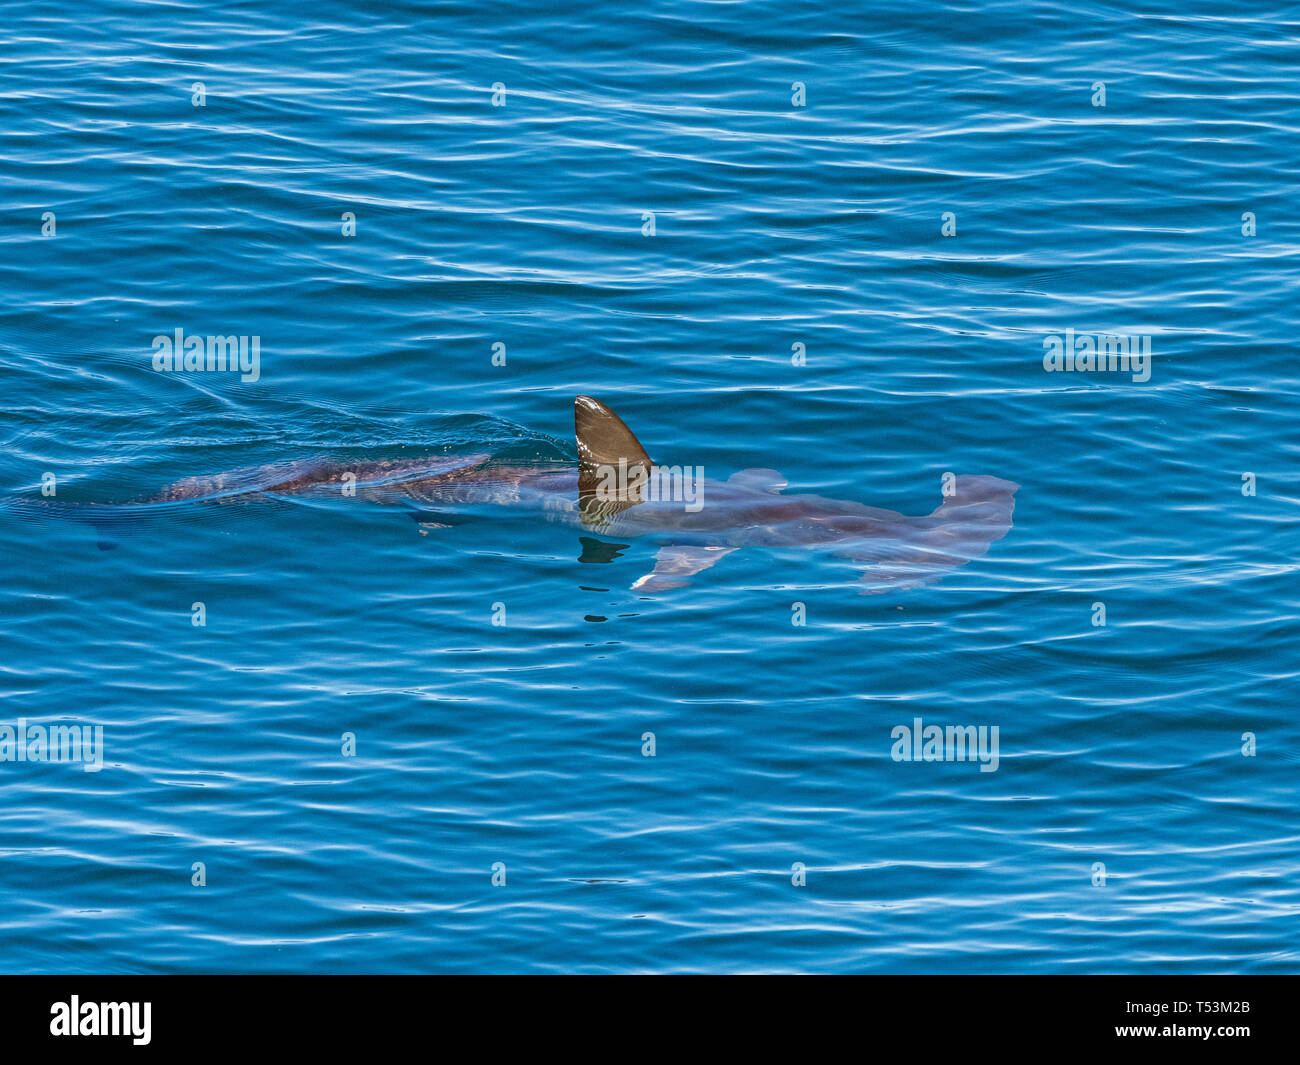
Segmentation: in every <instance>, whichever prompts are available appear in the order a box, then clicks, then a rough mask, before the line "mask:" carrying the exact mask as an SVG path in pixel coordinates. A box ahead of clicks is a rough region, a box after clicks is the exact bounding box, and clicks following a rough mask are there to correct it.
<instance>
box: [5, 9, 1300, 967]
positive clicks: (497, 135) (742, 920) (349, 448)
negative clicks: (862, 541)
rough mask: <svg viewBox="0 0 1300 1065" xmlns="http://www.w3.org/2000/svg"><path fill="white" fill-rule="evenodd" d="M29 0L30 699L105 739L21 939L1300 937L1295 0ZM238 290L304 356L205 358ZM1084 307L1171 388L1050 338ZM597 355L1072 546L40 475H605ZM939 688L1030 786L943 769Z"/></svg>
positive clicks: (210, 945) (65, 808)
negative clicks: (710, 544) (691, 528)
mask: <svg viewBox="0 0 1300 1065" xmlns="http://www.w3.org/2000/svg"><path fill="white" fill-rule="evenodd" d="M5 16H6V18H5V21H6V26H5V30H4V36H5V53H6V57H5V62H4V63H3V65H0V115H2V116H3V121H2V122H0V244H2V245H3V248H2V251H3V254H0V293H3V300H0V367H2V368H3V384H4V415H3V418H2V419H0V424H2V425H3V448H0V491H2V492H3V494H4V497H5V499H6V501H7V503H8V504H9V505H8V506H6V507H5V508H4V509H3V510H0V610H2V613H0V633H2V634H3V646H4V654H3V656H0V696H3V704H2V706H0V725H7V726H9V727H10V729H11V734H12V731H13V730H14V729H16V728H17V727H18V724H19V722H20V721H24V722H26V723H27V724H28V725H29V726H30V725H38V726H42V727H49V726H53V725H57V724H75V725H77V726H79V727H80V726H82V725H84V726H87V727H94V726H99V727H102V729H103V768H102V770H100V771H99V772H86V771H83V770H82V769H81V768H79V767H78V766H75V765H67V764H51V763H50V762H48V761H30V760H29V761H23V762H19V761H16V760H14V757H16V755H15V756H14V757H11V758H7V759H5V760H3V761H0V964H3V966H4V968H5V969H7V970H16V971H31V972H49V971H54V972H70V971H95V972H99V971H107V972H160V971H162V972H172V971H181V972H212V971H215V972H226V971H328V972H333V971H379V972H394V971H398V972H405V971H421V970H438V971H442V970H452V971H475V972H478V971H525V972H545V971H582V972H606V971H615V972H627V971H816V972H824V971H868V972H936V971H942V972H1115V971H1123V972H1175V971H1178V972H1182V971H1185V972H1203V971H1208V972H1283V971H1294V970H1296V968H1297V952H1298V950H1300V946H1298V940H1300V936H1298V933H1297V929H1300V883H1298V879H1297V878H1298V875H1300V859H1298V858H1297V848H1298V847H1300V819H1298V817H1297V801H1296V780H1297V769H1298V768H1300V755H1298V754H1297V751H1300V746H1298V744H1300V728H1298V727H1297V725H1296V713H1297V698H1296V695H1297V683H1296V682H1297V672H1298V667H1297V653H1296V648H1297V643H1298V640H1300V581H1298V580H1297V533H1296V528H1297V526H1296V521H1297V504H1298V502H1300V489H1298V488H1297V459H1298V458H1300V429H1298V428H1297V415H1298V414H1300V403H1298V402H1297V400H1298V398H1300V373H1298V372H1297V357H1296V356H1297V352H1296V340H1295V336H1296V314H1295V307H1296V292H1297V281H1298V280H1300V271H1298V270H1297V264H1296V253H1297V250H1298V248H1300V223H1298V222H1297V213H1296V189H1297V177H1298V176H1300V175H1298V172H1300V106H1298V105H1297V99H1296V95H1297V93H1296V86H1297V81H1296V74H1297V69H1298V68H1300V62H1298V60H1300V20H1297V16H1296V11H1295V8H1294V7H1291V6H1288V5H1281V4H1278V5H1272V4H1262V5H1248V7H1247V8H1242V7H1241V6H1240V5H1237V4H1229V3H1197V4H1192V5H1188V4H1173V3H1167V2H1166V3H1159V4H1152V3H1141V4H1136V5H1132V6H1131V7H1130V9H1129V10H1123V9H1121V8H1120V7H1118V6H1116V5H1112V4H1102V3H1088V4H1081V3H1067V4H1024V3H992V4H966V3H962V4H949V5H944V4H937V3H920V4H903V3H897V2H887V3H884V4H880V3H850V4H848V5H845V4H835V5H799V4H788V3H767V2H757V3H756V2H747V3H744V4H741V3H723V2H712V3H700V2H684V0H670V2H668V3H665V4H661V5H656V6H654V7H653V8H649V9H645V8H637V9H626V10H620V9H617V8H611V7H610V6H609V5H605V4H594V3H592V4H579V5H570V6H569V7H568V8H567V9H561V8H557V7H555V6H554V5H540V4H539V5H520V4H511V3H507V4H490V5H479V4H474V5H470V4H415V3H385V4H382V5H378V4H377V5H369V4H341V3H334V2H328V0H323V2H322V0H318V2H315V3H311V4H305V3H286V4H275V5H263V4H252V3H240V4H230V5H203V4H190V3H182V2H168V3H126V2H122V0H101V2H97V3H91V4H89V5H82V6H80V7H68V6H66V5H64V6H63V8H62V10H60V7H59V6H58V5H48V4H43V3H26V2H15V3H11V4H8V5H6V7H5ZM497 83H500V85H499V87H498V90H497V91H496V94H495V96H494V89H493V86H494V85H496V84H497ZM1098 83H1101V84H1100V85H1099V84H1098ZM799 86H801V88H800V87H799ZM502 88H503V93H504V94H502ZM1102 93H1104V101H1103V100H1102V99H1101V95H1100V94H1102ZM199 104H201V106H199ZM1103 104H1104V105H1103ZM498 105H499V106H498ZM647 212H649V213H651V214H652V216H653V218H652V219H651V215H650V214H647ZM345 215H348V216H349V217H351V218H352V219H353V220H354V225H355V233H354V234H351V233H350V229H351V225H350V224H347V223H345ZM945 216H947V217H945ZM651 221H653V232H652V233H651V232H650V229H651ZM345 228H347V229H348V230H349V232H347V233H345ZM945 229H946V230H947V232H948V234H950V235H945ZM177 329H181V330H183V331H184V332H185V333H186V334H189V335H198V336H207V335H230V336H248V337H257V338H259V343H260V348H259V351H260V364H259V367H258V373H257V379H256V380H241V377H240V375H238V374H232V373H229V372H226V373H215V372H214V373H207V372H188V373H187V372H170V373H169V372H159V371H156V370H155V369H154V365H153V355H154V349H153V340H154V338H155V337H156V336H159V335H167V336H171V335H173V334H174V332H175V330H177ZM1067 329H1069V330H1073V331H1074V333H1075V334H1076V335H1081V334H1114V335H1124V336H1130V335H1132V336H1139V337H1141V336H1145V337H1149V338H1150V344H1151V353H1152V354H1151V359H1150V364H1149V367H1148V369H1149V379H1147V380H1134V377H1135V376H1136V377H1140V376H1142V375H1141V374H1134V373H1122V372H1118V371H1117V372H1104V373H1098V372H1091V373H1089V372H1066V371H1062V372H1047V371H1046V370H1045V368H1044V351H1045V349H1044V341H1045V338H1047V337H1049V336H1052V335H1056V336H1064V335H1065V330H1067ZM494 352H495V353H496V354H497V356H498V357H497V359H496V360H495V362H494V358H493V356H494ZM502 354H504V360H505V364H504V365H500V364H499V363H500V362H501V357H500V356H501V355H502ZM246 376H249V377H251V376H252V375H251V374H250V375H246ZM577 394H590V395H594V396H597V397H600V398H601V399H603V400H605V401H606V402H607V403H609V404H610V405H611V406H612V407H614V408H615V409H616V410H617V411H618V412H619V414H620V415H621V416H622V417H623V419H624V420H625V421H626V422H627V423H628V425H629V426H631V427H632V429H633V430H634V431H635V432H636V434H637V435H638V436H639V438H640V439H641V441H642V442H643V443H644V444H645V446H646V448H647V450H648V451H649V452H650V454H651V455H652V456H653V457H654V458H655V459H656V460H657V461H660V462H664V463H687V464H698V465H701V466H702V467H703V468H704V470H705V473H706V475H708V476H711V477H717V478H719V479H725V478H726V477H727V476H728V475H730V474H731V473H733V472H734V471H737V470H740V469H744V468H747V467H763V468H771V469H776V470H779V471H780V473H781V474H782V475H783V476H784V478H785V479H786V480H787V481H788V482H789V485H790V487H789V489H787V491H788V492H808V493H817V494H820V495H823V496H827V497H831V498H836V499H850V500H857V501H859V502H863V503H868V504H871V505H873V506H877V507H882V508H888V509H891V510H897V511H901V512H903V513H905V514H926V513H929V512H930V511H931V510H933V509H934V508H935V507H936V506H938V505H939V504H940V502H942V498H943V497H942V495H941V492H942V486H943V483H944V475H945V474H947V473H956V474H958V475H959V476H960V475H963V474H983V475H991V476H996V477H1000V478H1005V479H1006V480H1009V481H1014V482H1016V483H1018V484H1019V485H1020V486H1021V487H1020V489H1019V492H1018V494H1017V496H1016V510H1015V523H1014V527H1013V528H1012V529H1011V530H1010V532H1008V534H1007V535H1006V537H1005V538H1004V539H1002V540H1000V541H998V542H996V543H994V544H993V545H992V547H991V548H990V549H989V551H988V554H987V555H985V556H984V557H982V558H977V559H975V560H974V561H972V562H970V563H969V564H968V565H965V566H963V567H961V568H958V569H956V570H954V571H953V572H952V573H950V574H949V575H947V576H945V577H944V578H943V579H942V580H939V581H937V582H935V583H932V584H929V585H927V586H925V587H921V588H916V589H911V590H896V591H892V592H889V593H887V594H883V595H862V594H860V588H859V586H858V584H857V579H858V578H859V577H860V576H861V572H860V567H858V568H855V567H854V566H853V565H851V564H849V563H847V562H846V560H845V559H844V558H842V557H836V556H834V555H832V554H828V553H827V552H824V551H819V550H814V549H812V548H807V547H801V546H799V545H797V544H796V545H791V546H784V547H778V548H748V549H743V550H740V551H736V552H734V553H732V554H730V555H727V556H726V557H725V558H722V559H721V560H720V561H719V562H718V563H717V564H716V565H714V566H712V567H711V568H709V569H708V570H706V571H704V572H702V573H700V574H699V575H698V576H696V577H695V578H694V579H693V580H692V581H691V583H690V584H689V585H688V586H687V587H683V588H679V589H674V590H671V591H666V592H663V593H661V594H655V595H646V594H642V593H641V592H640V591H636V590H633V588H632V585H633V583H634V582H635V581H636V580H637V579H638V578H639V577H641V576H642V575H644V574H645V573H646V572H648V570H649V569H650V567H651V566H652V565H653V563H654V550H655V545H654V544H652V543H648V542H643V541H641V540H636V541H635V542H633V541H628V547H627V549H626V550H625V551H623V552H622V553H621V554H620V555H619V557H616V558H614V559H612V560H611V561H608V562H604V563H595V564H593V563H590V562H580V561H579V558H580V556H581V555H582V554H583V546H582V544H581V542H580V540H579V535H578V532H579V530H574V529H571V528H564V527H561V526H558V525H552V524H547V523H543V522H538V521H536V520H533V519H532V518H531V517H530V516H529V515H528V514H526V513H518V512H515V511H514V510H513V509H512V508H508V507H505V508H500V510H501V513H499V514H497V515H481V514H473V515H470V516H469V519H470V520H463V521H462V520H448V521H445V522H444V521H437V520H434V521H425V523H424V525H421V524H418V523H416V522H413V521H411V520H410V516H409V515H408V514H407V513H405V511H404V510H403V508H401V507H387V506H378V505H372V504H371V503H370V502H367V501H364V500H361V499H355V498H348V497H346V496H345V495H343V494H342V493H341V492H340V493H338V494H337V495H332V494H326V495H323V496H320V495H318V496H315V497H311V498H308V497H291V496H285V497H281V498H276V499H273V500H264V501H261V502H250V503H236V504H232V505H225V506H214V505H211V504H192V505H188V506H180V507H176V508H174V509H170V510H168V511H166V512H165V513H162V514H160V515H157V516H153V517H150V519H149V520H147V521H140V522H135V521H124V522H121V523H118V524H117V525H115V527H114V528H112V529H110V530H108V531H107V532H106V531H105V529H104V528H102V527H101V528H98V529H97V528H96V527H95V526H93V525H91V524H89V523H87V522H85V521H81V520H67V519H66V514H67V513H68V512H70V510H71V509H72V508H67V509H65V510H60V509H59V508H58V507H46V508H45V509H44V510H42V509H41V508H40V507H38V506H37V504H38V503H40V502H46V503H49V502H57V503H58V504H59V505H60V506H63V505H64V504H74V503H75V504H81V503H85V502H99V503H108V502H121V501H125V500H135V499H143V498H147V497H148V496H150V495H151V494H152V493H153V492H155V491H156V490H158V489H159V488H160V487H162V486H163V485H166V484H169V483H172V482H175V481H177V480H179V479H181V478H184V477H189V476H197V475H204V474H211V473H216V472H219V471H223V470H232V469H237V468H242V467H248V466H255V465H258V464H262V463H273V462H274V463H283V462H290V461H298V460H307V459H313V458H315V457H319V456H325V457H327V458H329V459H332V460H338V461H340V462H344V463H348V462H354V461H355V462H361V461H366V460H371V459H384V460H387V459H397V458H409V457H421V456H424V455H435V456H436V455H445V454H448V453H464V452H468V451H474V452H487V453H491V454H493V455H498V456H507V457H509V458H511V459H512V460H515V461H533V460H537V459H540V458H546V459H549V460H554V459H571V458H572V457H573V455H574V448H573V440H572V425H573V422H572V418H573V399H574V396H575V395H577ZM47 475H52V477H53V482H50V480H49V476H47ZM43 483H44V484H46V486H47V488H46V490H47V492H48V491H49V490H50V484H51V483H52V485H53V490H54V491H55V492H56V497H55V500H50V499H49V497H48V496H46V497H44V499H43V497H42V495H41V491H42V484H43ZM19 503H21V505H19ZM426 517H427V516H426ZM462 517H463V516H462ZM431 525H432V526H445V527H427V526H431ZM101 544H102V545H103V547H102V548H101V546H100V545H101ZM108 548H111V549H108ZM196 604H202V614H203V617H202V618H201V620H203V621H204V622H205V624H203V625H201V626H200V625H197V624H195V621H196V613H197V608H196ZM799 604H802V605H801V606H800V605H799ZM1103 615H1104V617H1103ZM1103 620H1104V624H1101V623H1100V622H1102V621H1103ZM799 621H803V622H805V623H804V624H797V623H796V622H799ZM501 622H504V624H501ZM917 718H920V719H922V721H923V722H924V723H925V724H938V725H944V726H947V725H975V726H981V725H982V726H986V727H992V726H997V728H998V730H999V737H1000V738H999V762H998V765H997V769H996V771H994V772H981V771H980V766H979V765H978V764H977V763H975V762H971V761H966V762H958V761H952V762H940V761H906V760H897V759H896V758H895V757H893V756H892V754H891V752H892V751H893V748H894V747H895V741H894V739H893V730H894V729H895V728H896V727H899V726H909V727H910V726H911V725H912V724H913V722H914V721H915V719H917ZM647 733H652V734H653V744H654V754H653V757H648V756H647V755H646V753H643V752H644V751H645V750H646V749H647V748H646V745H647V743H649V742H650V741H648V740H647V739H646V734H647ZM1247 733H1249V734H1251V737H1253V741H1252V740H1251V739H1250V738H1243V737H1244V734H1247ZM347 735H350V736H351V737H353V741H351V742H354V743H355V753H352V754H349V753H345V751H344V747H345V745H347V744H348V743H349V741H346V740H345V736H347ZM3 738H4V733H3V732H0V756H3V754H4V748H3ZM1252 742H1253V750H1254V753H1253V754H1244V753H1243V749H1247V750H1249V749H1251V744H1252ZM15 750H16V748H15V747H13V746H12V745H11V747H10V751H11V752H12V751H15ZM196 863H202V865H201V866H197V865H196ZM497 863H500V864H497ZM494 869H495V870H496V872H495V878H496V880H497V881H500V880H501V879H502V878H503V877H504V881H505V882H504V884H494ZM801 869H802V874H801V872H800V870H801ZM196 870H197V871H196ZM196 880H201V881H203V883H202V884H196V883H195V881H196Z"/></svg>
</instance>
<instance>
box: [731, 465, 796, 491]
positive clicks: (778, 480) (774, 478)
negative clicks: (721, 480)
mask: <svg viewBox="0 0 1300 1065" xmlns="http://www.w3.org/2000/svg"><path fill="white" fill-rule="evenodd" d="M727 481H728V483H730V484H734V485H736V486H737V487H739V488H750V489H753V490H754V491H755V492H770V493H772V495H776V494H777V493H778V492H779V491H781V489H782V488H788V487H789V485H790V482H789V481H787V480H786V479H785V478H784V477H782V476H781V475H780V474H779V473H777V472H776V470H740V471H739V472H738V473H733V474H732V475H731V476H730V477H728V478H727Z"/></svg>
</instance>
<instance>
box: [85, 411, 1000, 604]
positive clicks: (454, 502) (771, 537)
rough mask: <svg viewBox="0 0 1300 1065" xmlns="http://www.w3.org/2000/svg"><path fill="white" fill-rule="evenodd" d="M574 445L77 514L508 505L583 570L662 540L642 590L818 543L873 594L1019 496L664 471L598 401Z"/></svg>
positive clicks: (261, 471)
mask: <svg viewBox="0 0 1300 1065" xmlns="http://www.w3.org/2000/svg"><path fill="white" fill-rule="evenodd" d="M574 437H575V440H576V443H577V451H578V462H577V466H576V467H575V466H574V465H573V464H572V462H568V463H566V462H560V461H547V462H538V463H534V464H528V465H523V464H513V465H512V464H508V463H502V462H497V461H495V460H494V459H493V456H492V455H491V454H489V453H482V454H464V455H444V456H437V457H434V458H425V459H415V460H411V459H400V460H395V461H381V462H373V461H362V462H352V463H348V462H343V461H338V460H333V459H309V460H305V461H297V462H288V463H273V464H271V465H266V466H257V467H250V468H246V469H242V470H233V471H229V472H227V473H220V474H215V475H212V476H203V477H190V478H187V479H185V480H182V481H177V482H176V483H175V484H172V485H170V486H169V487H167V488H166V489H164V490H163V491H162V492H161V493H160V494H159V495H157V496H155V497H153V498H152V499H147V500H142V501H140V502H138V503H135V504H127V505H121V504H118V505H111V504H108V505H100V504H74V505H73V506H75V507H76V508H77V512H76V513H70V516H73V517H79V518H80V519H81V520H87V521H91V522H92V523H93V524H95V525H96V526H97V527H99V528H101V529H102V528H103V526H104V524H105V523H106V522H108V521H110V520H111V519H110V515H109V512H110V511H111V512H113V514H114V515H116V516H117V517H120V516H121V515H122V513H123V510H124V508H130V509H131V510H132V511H133V512H134V513H136V514H139V512H140V510H141V509H146V510H147V509H153V510H155V511H156V510H160V509H161V510H170V509H172V508H174V507H175V506H176V505H177V504H182V503H191V502H208V503H226V502H232V501H241V502H244V501H251V500H255V499H259V498H263V499H265V498H277V497H283V496H291V495H304V494H317V495H319V494H322V493H338V492H340V490H342V491H343V492H344V493H345V494H347V495H350V496H355V497H359V498H363V499H369V500H372V501H375V502H383V503H401V504H404V505H405V506H406V507H407V508H408V510H409V511H410V513H411V515H412V517H414V518H415V520H416V521H417V522H418V523H419V524H420V525H421V526H423V527H424V528H425V529H436V528H442V527H446V526H448V525H453V524H458V523H459V522H461V521H464V520H467V515H468V516H469V517H470V518H472V517H473V516H475V515H476V514H477V513H478V512H479V511H480V510H483V511H486V510H487V509H489V508H494V507H498V506H505V507H511V508H515V509H517V510H518V509H522V510H527V511H531V512H534V513H535V514H536V515H538V516H540V517H542V518H544V519H546V520H548V521H551V522H557V523H560V524H563V525H567V526H571V527H575V528H578V529H581V530H583V531H584V532H587V533H590V534H592V535H590V536H583V537H581V540H582V544H583V554H582V558H581V559H580V561H584V562H611V561H613V560H614V559H616V558H618V557H619V555H620V553H621V552H622V551H623V550H624V549H626V548H627V547H628V546H629V545H628V544H625V543H621V542H617V541H622V540H624V539H630V538H635V537H649V538H652V539H653V541H654V542H656V543H658V544H659V545H660V546H659V550H658V554H657V556H656V559H655V565H654V568H653V570H651V572H649V573H647V574H645V575H644V576H643V577H641V578H640V579H639V580H637V581H636V582H635V583H634V584H633V585H632V589H633V590H635V591H638V592H642V593H654V592H663V591H667V590H669V589H673V588H680V587H682V586H684V585H686V584H688V583H689V581H690V578H692V577H694V576H695V575H696V574H698V573H700V572H702V571H703V570H706V569H708V568H709V567H710V566H712V565H714V564H715V563H717V562H719V561H721V560H722V559H724V558H726V557H727V555H729V554H731V553H732V552H733V551H737V550H739V549H740V548H746V547H760V548H761V547H769V548H772V547H776V548H789V547H815V546H826V547H828V548H829V549H830V550H832V551H833V552H835V553H836V554H839V555H842V556H844V557H846V558H847V559H849V560H850V561H852V562H853V563H855V564H860V565H862V566H863V567H864V568H865V573H864V576H863V577H862V578H861V580H860V581H859V582H858V583H859V585H860V588H861V590H862V591H864V592H868V593H874V592H882V591H887V590H890V589H894V588H912V587H917V586H919V585H923V584H928V583H929V582H931V581H933V580H936V579H938V578H939V577H941V576H943V575H944V574H945V573H948V572H950V571H951V570H953V569H955V568H957V567H958V566H962V565H964V564H965V563H967V562H969V561H970V560H972V559H975V558H979V557H980V556H982V555H984V554H985V552H987V551H988V549H989V545H990V544H992V543H993V542H995V541H997V540H1001V539H1002V538H1003V537H1004V536H1005V535H1006V534H1007V532H1008V531H1009V530H1010V528H1011V515H1012V512H1013V511H1014V509H1015V498H1014V497H1015V493H1016V490H1017V488H1019V485H1017V484H1014V483H1012V482H1010V481H1004V480H1001V479H1000V478H997V477H988V476H966V475H962V476H956V477H953V478H951V479H950V481H949V483H946V484H945V486H944V490H943V494H944V499H943V503H942V505H940V506H939V507H938V508H937V509H936V510H934V511H933V512H931V513H930V514H927V515H925V516H924V517H906V516H904V515H902V514H898V513H895V512H894V511H891V510H881V509H878V508H876V507H870V506H867V505H866V504H863V503H857V502H854V501H852V500H844V499H827V498H825V497H822V496H817V495H804V494H796V493H787V492H785V489H786V488H787V487H788V485H787V482H786V480H785V478H784V477H782V476H781V475H780V474H779V473H777V472H776V471H775V470H770V469H746V470H741V471H740V472H739V473H734V474H732V475H731V476H730V477H729V478H727V479H726V480H725V481H716V480H708V479H706V478H704V477H703V476H702V471H701V470H700V468H699V467H689V466H688V467H678V466H673V467H662V466H656V465H655V464H654V463H653V462H651V460H650V456H649V455H648V454H647V453H646V450H645V448H644V447H642V446H641V443H640V441H638V440H637V438H636V437H635V436H634V435H633V434H632V431H631V430H630V429H628V427H627V426H626V425H625V424H624V423H623V420H622V419H621V418H620V417H619V416H618V415H617V414H615V413H614V412H613V411H612V410H610V409H609V407H607V406H606V405H605V404H603V403H601V402H600V401H599V400H597V399H593V398H592V397H590V396H578V397H576V399H575V400H574ZM101 508H104V509H101ZM96 511H98V515H97V514H96ZM601 537H603V538H604V539H601ZM101 546H110V545H106V544H104V543H103V542H101Z"/></svg>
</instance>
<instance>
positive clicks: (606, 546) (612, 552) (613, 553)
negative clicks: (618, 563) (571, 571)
mask: <svg viewBox="0 0 1300 1065" xmlns="http://www.w3.org/2000/svg"><path fill="white" fill-rule="evenodd" d="M578 540H579V541H580V542H581V543H582V554H581V555H580V556H578V561H579V562H592V563H596V564H601V563H608V562H613V561H614V559H616V558H618V557H620V556H621V555H622V554H623V552H624V551H626V550H627V549H628V548H629V547H630V546H631V545H630V544H611V543H607V542H606V541H604V540H597V539H596V538H595V537H592V536H579V537H578Z"/></svg>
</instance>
